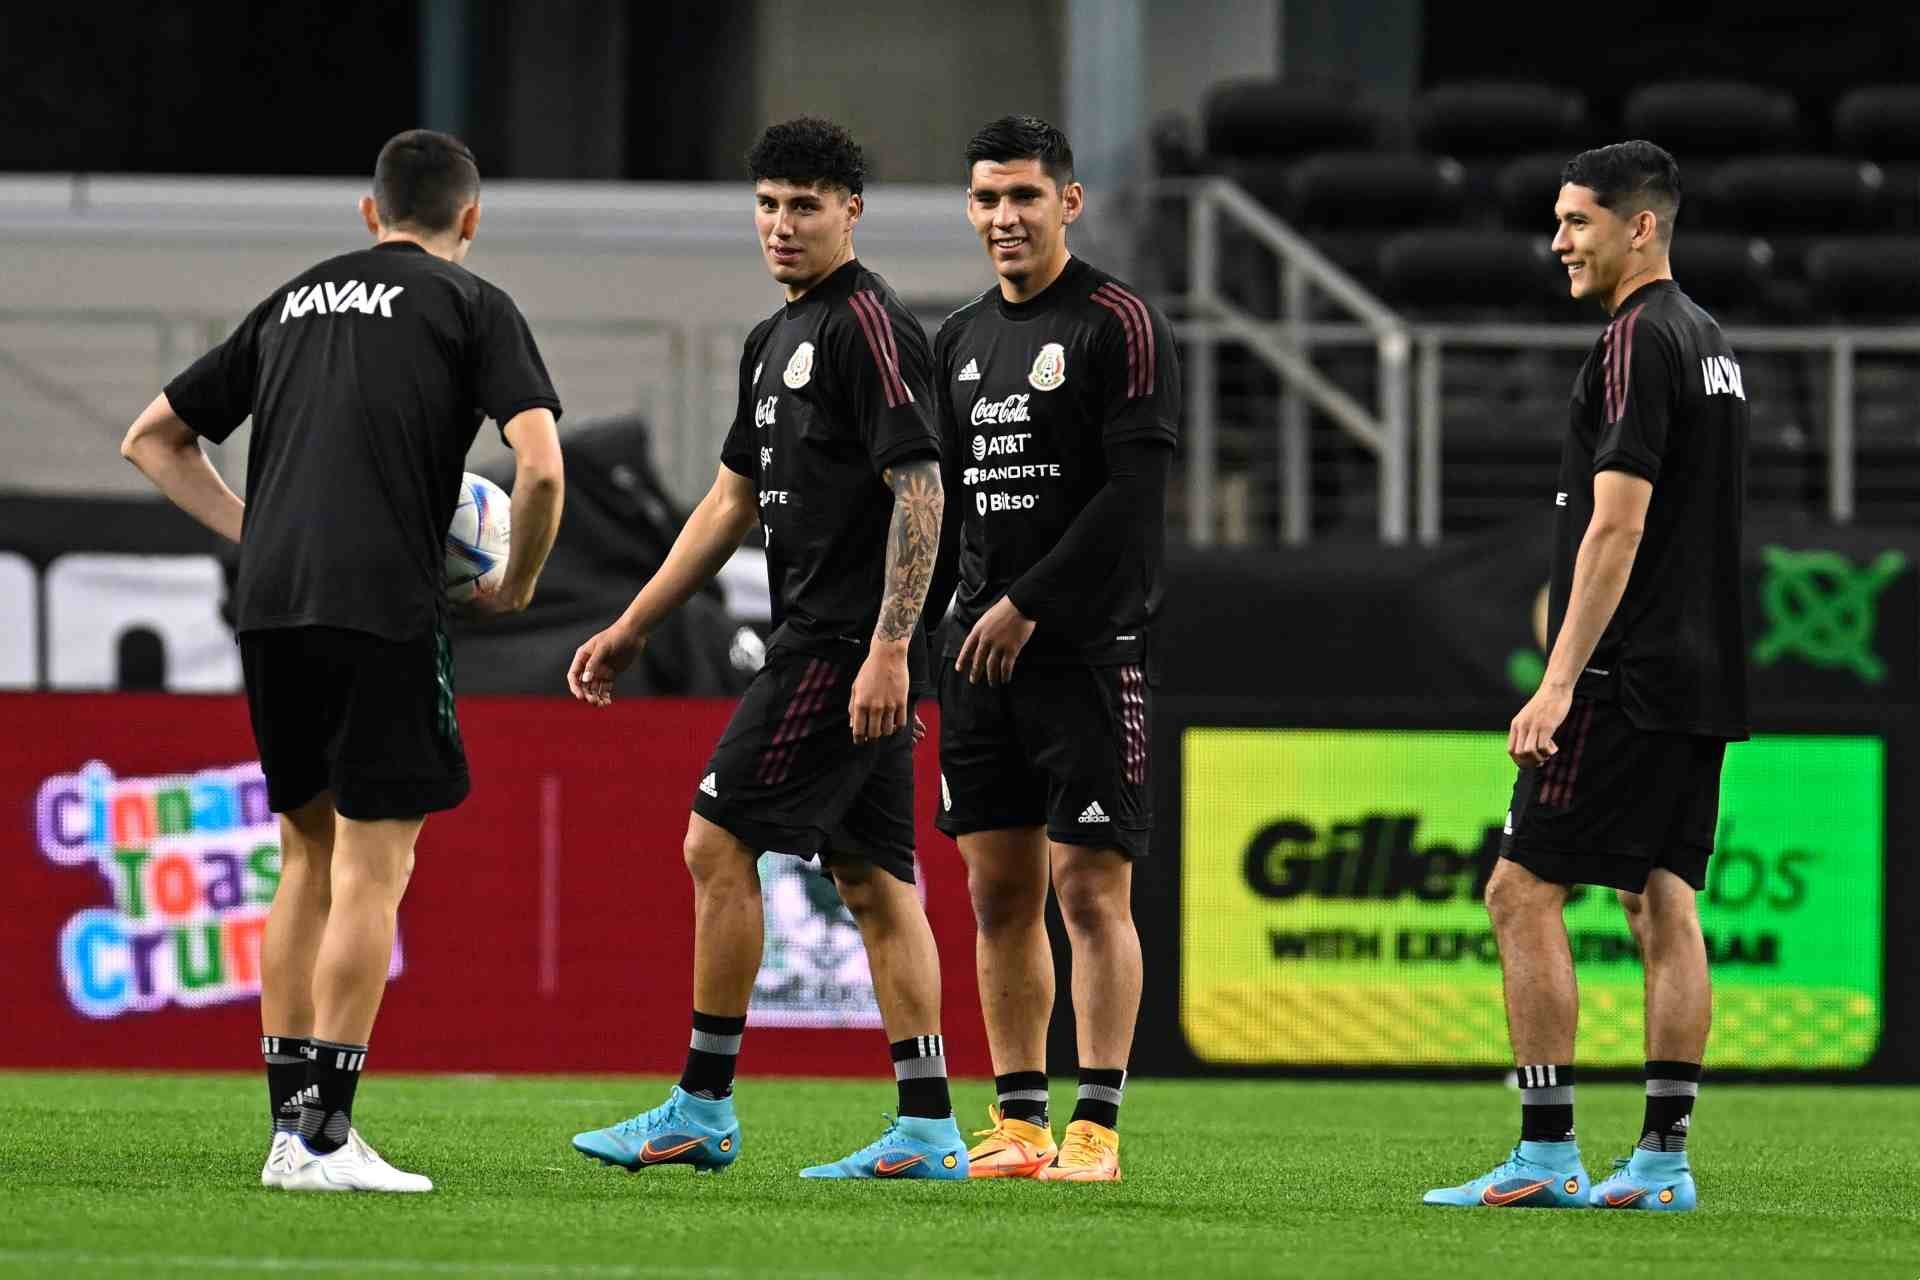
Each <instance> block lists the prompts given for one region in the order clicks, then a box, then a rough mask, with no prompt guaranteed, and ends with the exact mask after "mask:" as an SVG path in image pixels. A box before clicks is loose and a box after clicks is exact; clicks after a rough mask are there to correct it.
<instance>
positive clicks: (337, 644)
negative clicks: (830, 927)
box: [120, 129, 562, 1191]
mask: <svg viewBox="0 0 1920 1280" xmlns="http://www.w3.org/2000/svg"><path fill="white" fill-rule="evenodd" d="M373 188H374V189H373V194H372V195H371V196H368V197H366V198H365V199H363V200H362V201H361V202H360V213H361V217H362V218H363V219H364V220H365V222H366V225H367V230H368V231H370V232H371V233H372V234H373V237H374V240H375V242H376V243H375V244H374V245H373V247H372V248H370V249H363V250H359V251H357V252H354V253H349V254H345V255H343V256H340V257H335V258H330V259H328V260H327V261H325V262H323V263H320V264H319V265H318V266H315V267H313V268H311V269H309V270H307V271H305V272H303V273H302V274H301V275H299V276H296V277H295V278H294V279H293V280H291V281H289V282H288V283H287V284H286V285H284V286H282V287H281V288H280V289H277V290H275V291H274V293H273V294H272V295H271V296H270V297H269V298H267V300H266V301H265V302H263V303H261V304H260V305H259V306H258V307H256V308H254V310H253V311H252V312H251V313H250V314H249V315H248V316H247V317H246V319H244V320H242V321H241V322H240V325H239V327H238V328H236V329H235V330H234V331H233V334H232V336H230V337H229V338H228V339H227V340H226V341H225V342H223V343H221V344H220V345H219V346H217V347H215V348H214V349H213V350H212V351H210V352H208V353H207V354H206V355H204V356H202V357H201V358H200V359H199V360H198V361H196V362H195V363H194V364H193V366H192V367H191V368H189V369H188V370H187V371H186V372H184V373H182V374H181V375H180V376H179V377H177V378H175V379H174V380H173V381H172V382H170V383H168V384H167V386H166V389H165V391H163V392H162V393H161V394H160V395H159V396H158V397H157V398H156V399H155V400H154V401H153V403H152V404H150V405H148V406H147V408H146V411H145V412H143V413H142V414H141V415H140V417H139V419H138V420H137V421H135V423H134V424H133V427H132V429H131V430H129V431H128V433H127V438H126V441H125V443H124V444H122V446H121V450H120V451H121V453H122V454H124V455H125V456H126V457H127V458H128V459H129V460H131V461H132V462H133V463H134V464H135V465H136V466H138V467H139V468H140V469H141V471H143V472H145V473H146V475H147V476H148V477H149V478H151V479H152V480H153V482H154V483H155V484H156V485H157V486H158V487H159V488H160V490H161V491H162V492H164V493H165V494H166V495H167V497H169V498H171V499H172V500H173V501H174V502H175V503H176V504H177V505H179V506H180V507H181V508H182V509H184V510H185V511H187V512H188V514H190V515H192V516H193V517H194V518H195V519H197V520H199V521H200V522H201V523H202V524H205V525H206V526H207V527H209V528H211V529H212V530H214V532H216V533H219V534H221V535H223V536H224V537H227V538H230V539H232V540H233V541H235V542H238V543H239V544H240V569H239V577H238V581H237V584H236V588H235V612H236V615H237V618H236V623H235V630H236V631H237V632H238V634H239V640H240V656H241V664H242V667H243V669H244V671H245V676H246V686H247V705H248V709H249V711H250V713H251V715H252V720H253V732H254V737H255V739H256V740H257V741H258V743H259V748H260V764H261V768H262V770H263V771H264V772H265V774H266V779H267V797H268V803H269V804H270V805H271V806H272V807H273V809H274V811H275V812H277V813H278V814H279V815H280V864H281V865H280V882H279V887H278V888H277V889H276V890H275V892H274V898H273V906H272V909H271V910H270V912H269V913H268V916H267V931H266V938H265V941H264V943H263V946H262V952H261V960H260V970H261V982H260V1029H261V1032H262V1035H261V1050H262V1052H263V1054H264V1056H265V1058H266V1067H267V1085H268V1091H269V1102H270V1104H271V1106H272V1108H273V1112H272V1114H273V1124H274V1136H273V1146H272V1149H271V1151H270V1153H269V1155H268V1159H267V1165H266V1168H265V1169H263V1170H262V1171H261V1175H260V1179H261V1181H262V1182H263V1183H265V1184H266V1185H268V1186H275V1187H284V1188H286V1189H288V1190H299V1191H352V1190H360V1191H429V1190H432V1187H433V1184H432V1183H431V1182H429V1181H428V1180H427V1179H426V1178H423V1177H421V1176H419V1175H418V1174H412V1173H403V1172H401V1171H400V1170H397V1169H395V1168H393V1167H392V1166H391V1165H389V1164H387V1163H386V1161H384V1160H382V1159H381V1158H380V1157H379V1155H378V1154H376V1153H375V1152H374V1151H373V1149H372V1148H371V1147H369V1146H367V1145H366V1143H364V1142H362V1141H361V1140H360V1136H359V1134H358V1132H357V1131H355V1130H354V1129H353V1127H352V1109H353V1098H354V1091H355V1087H356V1084H357V1082H358V1080H359V1076H360V1072H361V1069H362V1068H363V1067H364V1066H365V1065H366V1061H367V1040H368V1036H369V1034H370V1033H371V1032H372V1030H373V1023H374V1016H375V1014H376V1013H377V1012H378V1010H379V1007H380V997H381V996H382V994H384V992H385V990H386V979H387V967H388V964H389V961H390V958H391V956H392V952H393V936H394V913H395V912H396V910H397V909H398V907H399V905H400V898H401V895H402V894H403V893H404V892H405V891H406V887H407V879H408V876H409V875H410V874H411V872H412V870H413V849H414V842H415V840H416V839H417V837H418V836H419V833H420V828H421V824H422V823H423V821H424V819H425V815H426V814H428V813H430V812H432V811H434V810H437V809H448V808H451V807H453V806H454V805H457V804H459V803H460V801H461V800H462V799H464V798H465V797H466V794H467V788H468V778H467V761H466V756H465V754H464V752H463V749H462V747H461V744H460V728H459V725H458V723H457V722H456V720H455V718H454V704H453V670H452V664H451V655H450V652H449V650H448V647H447V640H446V632H445V630H444V628H443V625H442V623H443V614H444V612H445V610H446V607H447V602H446V591H445V568H444V563H443V562H444V559H445V549H444V541H445V537H446V532H447V526H448V524H449V523H451V521H452V519H453V510H454V503H455V500H456V498H457V496H458V494H459V491H460V474H461V468H462V464H463V462H464V460H465V458H466V455H467V450H468V449H469V448H470V447H471V446H472V444H473V438H474V434H475V433H476V432H477V431H478V430H479V427H480V422H481V419H482V418H483V417H491V418H493V420H494V421H495V422H496V423H499V424H500V432H501V435H502V436H503V437H504V438H505V440H506V442H507V443H508V444H509V445H511V446H512V447H513V450H514V457H515V472H514V485H513V535H512V543H511V548H510V551H509V555H508V560H507V570H506V578H505V581H504V582H502V584H501V585H500V586H499V587H498V588H497V589H495V590H493V591H491V592H484V593H482V594H481V595H480V596H479V597H478V598H477V599H476V601H475V602H474V603H473V604H472V606H471V608H472V610H473V611H474V612H476V613H479V614H483V615H484V614H498V613H507V612H512V611H514V610H518V609H522V608H525V607H526V605H527V602H528V601H529V600H530V599H531V598H532V596H533V590H534V584H535V582H536V580H537V579H538V578H539V575H540V570H541V567H542V566H543V565H544V564H545V562H546V558H547V552H548V551H549V550H550V549H551V548H552V546H553V539H554V535H555V533H557V532H558V530H559V526H560V505H561V487H562V470H561V461H560V444H559V436H558V434H557V433H556V429H555V425H554V423H555V419H556V418H557V417H558V415H559V413H560V401H559V400H558V399H557V398H555V396H554V392H553V384H552V383H551V382H550V381H549V380H548V378H547V371H546V366H545V365H544V364H543V363H542V362H541V359H540V352H539V350H538V349H537V348H536V347H535V346H534V342H533V335H532V334H531V333H529V332H528V330H527V324H526V321H525V320H524V319H522V318H521V315H520V312H519V309H518V308H516V307H515V306H514V304H513V300H512V299H511V298H509V297H508V296H507V295H506V294H505V293H503V292H501V291H500V290H499V289H497V288H495V287H494V286H493V285H491V284H488V283H487V282H486V281H485V280H482V279H480V278H479V277H478V276H476V275H473V274H472V273H471V272H469V271H467V270H466V269H465V268H464V267H463V266H462V265H461V263H462V262H464V261H465V259H466V256H467V251H468V250H469V249H470V248H471V247H472V246H473V239H474V235H475V233H476V231H477V229H478V226H479V221H480V171H479V169H478V167H477V166H476V165H475V163H474V159H473V153H472V152H471V151H469V150H467V148H466V147H465V146H464V145H463V144H462V143H460V142H459V141H458V140H457V139H454V138H451V137H449V136H447V135H445V134H440V133H432V132H429V131H427V130H424V129H417V130H413V131H411V132H408V133H403V134H400V135H399V136H397V137H395V138H393V139H392V140H391V141H389V142H388V143H387V144H386V146H385V147H384V148H382V149H381V152H380V157H379V160H378V162H377V163H376V165H375V168H374V179H373ZM249 415H251V416H252V418H253V434H252V438H251V441H250V444H249V446H248V466H247V500H246V502H245V504H244V505H243V504H242V503H241V501H240V499H239V498H237V497H236V496H235V495H234V494H233V492H232V491H231V490H230V489H228V488H227V486H226V484H225V483H224V482H223V481H222V480H221V479H220V475H219V473H218V472H216V471H215V470H214V469H213V467H212V466H211V465H210V464H209V463H208V461H207V458H206V455H205V454H204V453H203V452H202V451H201V448H200V438H201V437H205V438H206V439H209V440H213V441H220V440H225V439H226V438H227V437H228V436H229V435H230V434H232V432H233V431H234V429H235V428H237V427H238V426H239V425H240V424H241V422H243V421H244V420H245V419H246V418H247V417H248V416H249Z"/></svg>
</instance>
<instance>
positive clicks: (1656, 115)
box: [1623, 80, 1800, 186]
mask: <svg viewBox="0 0 1920 1280" xmlns="http://www.w3.org/2000/svg"><path fill="white" fill-rule="evenodd" d="M1623 115H1624V123H1625V125H1626V132H1627V136H1628V137H1630V138H1644V139H1646V140H1647V141H1649V142H1654V143H1658V144H1659V145H1660V146H1662V147H1665V148H1666V149H1667V150H1668V151H1670V152H1672V153H1673V156H1674V158H1675V159H1677V160H1678V161H1679V162H1680V179H1681V183H1682V185H1683V186H1684V185H1685V183H1686V179H1687V174H1688V172H1689V168H1690V166H1693V165H1697V164H1698V163H1699V162H1700V161H1702V160H1718V159H1723V158H1725V157H1728V156H1733V155H1740V154H1744V153H1750V152H1767V151H1787V150H1791V149H1793V148H1794V147H1795V146H1796V145H1797V144H1798V143H1799V141H1800V109H1799V108H1798V107H1797V106H1795V105H1794V101H1793V99H1792V98H1790V97H1788V96H1787V95H1786V94H1785V93H1782V92H1781V91H1779V90H1778V89H1767V88H1762V87H1761V86H1759V85H1753V84H1737V83H1732V82H1727V81H1714V80H1698V81H1672V82H1669V83H1665V84H1651V85H1644V86H1642V87H1641V88H1638V89H1635V90H1634V91H1633V92H1632V93H1631V94H1629V95H1628V97H1627V103H1626V109H1625V111H1624V113H1623Z"/></svg>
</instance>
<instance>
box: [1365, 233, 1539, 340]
mask: <svg viewBox="0 0 1920 1280" xmlns="http://www.w3.org/2000/svg"><path fill="white" fill-rule="evenodd" d="M1380 280H1381V288H1382V290H1383V291H1384V292H1385V293H1386V296H1387V297H1388V299H1389V300H1391V301H1393V302H1396V303H1399V304H1400V305H1402V306H1406V307H1410V308H1413V309H1415V310H1419V311H1422V312H1425V313H1428V314H1430V315H1436V316H1455V315H1484V314H1485V313H1487V312H1499V313H1500V314H1501V316H1502V317H1505V318H1512V319H1533V318H1536V317H1538V316H1539V315H1541V314H1543V313H1545V312H1547V311H1548V310H1549V309H1550V308H1552V307H1553V306H1554V305H1555V304H1556V303H1558V302H1563V301H1565V299H1566V296H1567V295H1566V273H1565V272H1564V271H1562V270H1561V268H1560V265H1559V263H1557V262H1556V261H1555V260H1554V258H1553V255H1552V253H1551V252H1550V251H1549V249H1548V237H1547V236H1544V235H1537V234H1536V235H1529V234H1527V233H1526V232H1521V231H1407V232H1402V233H1401V234H1399V235H1396V236H1394V237H1393V238H1391V239H1390V240H1388V241H1386V242H1385V243H1384V244H1382V245H1381V246H1380Z"/></svg>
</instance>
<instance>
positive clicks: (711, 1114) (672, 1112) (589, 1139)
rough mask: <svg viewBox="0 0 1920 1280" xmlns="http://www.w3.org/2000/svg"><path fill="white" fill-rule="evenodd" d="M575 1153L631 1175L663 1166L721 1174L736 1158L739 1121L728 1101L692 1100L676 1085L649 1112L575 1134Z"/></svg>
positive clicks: (737, 1154) (731, 1102)
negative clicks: (616, 1167) (671, 1165)
mask: <svg viewBox="0 0 1920 1280" xmlns="http://www.w3.org/2000/svg"><path fill="white" fill-rule="evenodd" d="M573 1149H574V1150H575V1151H578V1152H579V1153H580V1154H581V1155H583V1156H586V1157H588V1158H589V1159H592V1160H598V1161H599V1162H600V1163H601V1164H611V1165H618V1166H619V1167H620V1168H622V1169H627V1170H630V1171H632V1172H635V1173H637V1172H639V1171H640V1170H642V1169H646V1168H650V1167H652V1166H654V1165H661V1164H690V1165H692V1166H693V1171H694V1172H695V1173H725V1172H726V1171H727V1166H728V1165H730V1164H732V1163H733V1162H734V1161H735V1160H737V1159H739V1158H740V1122H739V1121H738V1120H735V1119H734V1117H733V1099H732V1098H721V1099H718V1100H715V1099H712V1098H696V1097H695V1096H693V1095H692V1094H690V1093H684V1092H682V1091H681V1089H680V1086H679V1085H675V1086H674V1087H673V1092H672V1093H669V1094H668V1095H667V1100H666V1101H665V1102H663V1103H661V1104H660V1105H659V1106H657V1107H655V1108H654V1109H653V1110H651V1111H643V1112H641V1113H640V1114H639V1115H637V1116H634V1117H633V1118H632V1119H630V1120H622V1121H621V1122H620V1123H619V1124H616V1125H613V1126H611V1127H610V1128H606V1129H595V1130H593V1131H592V1132H590V1133H576V1134H574V1135H573Z"/></svg>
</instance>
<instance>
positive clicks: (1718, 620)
mask: <svg viewBox="0 0 1920 1280" xmlns="http://www.w3.org/2000/svg"><path fill="white" fill-rule="evenodd" d="M1602 471H1626V472H1631V473H1632V474H1634V475H1637V476H1642V477H1644V478H1646V479H1647V480H1650V481H1652V482H1653V498H1652V501H1651V503H1650V504H1649V506H1648V508H1647V523H1646V530H1645V533H1644V534H1643V535H1642V537H1641V540H1640V547H1639V551H1638V552H1637V554H1636V555H1635V556H1634V561H1633V572H1632V575H1631V576H1630V577H1629V578H1628V579H1627V589H1626V594H1625V595H1624V596H1622V597H1621V600H1620V607H1619V608H1618V609H1616V610H1614V614H1613V619H1612V621H1610V622H1609V623H1608V624H1607V629H1606V632H1605V633H1604V634H1603V635H1602V636H1601V637H1600V643H1599V645H1598V646H1597V647H1596V648H1595V649H1594V651H1593V657H1592V658H1590V659H1589V660H1588V662H1587V669H1586V671H1585V673H1584V674H1582V675H1581V677H1580V681H1579V684H1578V685H1577V686H1576V687H1577V690H1578V692H1580V693H1582V694H1589V695H1592V696H1596V697H1617V698H1618V699H1619V701H1620V704H1621V707H1622V709H1623V710H1624V711H1625V712H1626V713H1627V717H1628V718H1629V719H1630V720H1632V721H1633V723H1634V724H1635V725H1637V726H1638V727H1640V728H1642V729H1648V730H1656V731H1664V732H1672V733H1691V734H1699V735H1703V736H1708V737H1716V738H1744V737H1746V736H1747V659H1746V635H1745V627H1744V625H1743V622H1742V618H1741V612H1740V611H1741V594H1742V593H1741V581H1742V577H1741V544H1740V537H1741V525H1742V523H1743V519H1744V515H1745V508H1746V490H1747V392H1746V387H1745V385H1744V384H1743V383H1742V381H1741V377H1740V365H1739V362H1738V361H1736V360H1735V359H1734V356H1733V351H1732V349H1731V348H1729V347H1728V346H1727V340H1726V338H1725V336H1724V335H1722V334H1721V332H1720V326H1719V325H1718V324H1717V323H1715V321H1714V319H1713V317H1712V316H1710V315H1708V314H1707V313H1706V312H1705V311H1702V310H1701V309H1700V308H1699V307H1697V306H1695V305H1694V303H1693V301H1692V300H1691V299H1690V298H1688V297H1687V295H1686V294H1684V293H1682V292H1681V291H1680V287H1679V286H1678V285H1676V284H1675V283H1674V282H1673V281H1671V280H1657V281H1654V282H1653V283H1652V284H1648V285H1643V286H1642V287H1640V288H1639V289H1636V290H1634V292H1633V293H1632V294H1631V295H1629V296H1628V298H1627V300H1626V302H1625V303H1624V304H1622V306H1621V307H1620V309H1619V310H1618V312H1616V313H1615V315H1614V318H1613V322H1612V323H1611V324H1609V325H1608V326H1607V328H1606V332H1604V333H1603V334H1601V335H1600V340H1599V342H1597V343H1595V344H1594V348H1593V351H1592V353H1591V354H1590V355H1588V357H1587V363H1586V366H1585V367H1584V368H1582V369H1581V371H1580V377H1579V379H1578V380H1577V381H1576V382H1575V383H1574V386H1573V412H1572V423H1571V430H1570V431H1569V432H1568V433H1567V442H1566V447H1565V448H1564V450H1563V451H1562V452H1561V457H1560V492H1559V494H1558V495H1557V498H1556V501H1557V502H1558V504H1559V508H1560V509H1559V512H1558V523H1557V526H1556V528H1555V534H1554V556H1553V589H1552V594H1551V597H1550V604H1549V614H1548V628H1549V637H1550V638H1549V644H1551V643H1552V640H1553V639H1555V638H1558V636H1559V634H1560V624H1561V622H1562V621H1563V620H1564V619H1565V618H1566V616H1567V601H1568V597H1569V595H1570V593H1571V590H1572V584H1573V566H1574V560H1575V558H1576V557H1577V556H1578V554H1579V551H1580V541H1581V539H1582V538H1583V537H1585V535H1586V531H1587V525H1588V524H1589V523H1590V522H1591V521H1592V519H1593V477H1594V476H1595V475H1597V474H1598V473H1599V472H1602Z"/></svg>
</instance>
